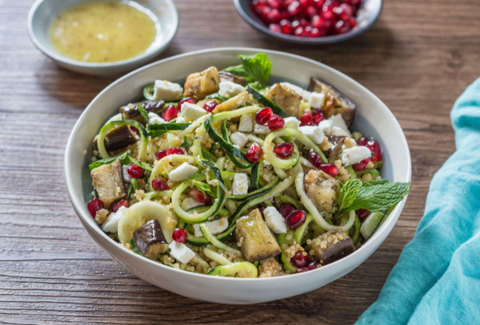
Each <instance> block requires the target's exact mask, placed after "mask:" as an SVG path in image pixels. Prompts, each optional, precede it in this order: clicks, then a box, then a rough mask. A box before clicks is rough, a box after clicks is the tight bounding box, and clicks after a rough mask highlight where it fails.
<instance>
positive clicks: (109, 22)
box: [49, 1, 157, 63]
mask: <svg viewBox="0 0 480 325" xmlns="http://www.w3.org/2000/svg"><path fill="white" fill-rule="evenodd" d="M49 34H50V40H51V42H52V44H53V46H54V47H55V48H56V49H57V50H58V51H59V52H60V53H61V54H63V55H65V56H66V57H69V58H71V59H74V60H77V61H83V62H92V63H101V62H114V61H121V60H126V59H129V58H132V57H134V56H137V55H139V54H142V53H143V52H145V51H146V50H147V49H148V48H149V47H150V45H151V44H152V43H153V42H154V40H155V37H156V35H157V29H156V23H155V22H154V21H153V20H152V18H151V17H150V16H149V15H148V14H146V13H145V12H143V11H140V10H139V9H137V8H135V7H134V6H130V5H128V4H125V3H121V2H103V1H102V2H86V3H82V4H78V5H74V6H72V7H70V8H68V9H66V10H65V11H63V12H62V13H60V14H59V15H58V16H57V17H56V18H55V19H54V20H53V22H52V23H51V25H50V31H49Z"/></svg>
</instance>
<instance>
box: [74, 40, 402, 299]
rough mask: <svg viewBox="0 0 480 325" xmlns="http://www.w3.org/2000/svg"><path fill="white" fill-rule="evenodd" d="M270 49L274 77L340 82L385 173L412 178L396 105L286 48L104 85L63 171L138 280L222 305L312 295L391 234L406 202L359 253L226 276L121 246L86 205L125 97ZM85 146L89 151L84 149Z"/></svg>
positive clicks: (160, 65)
mask: <svg viewBox="0 0 480 325" xmlns="http://www.w3.org/2000/svg"><path fill="white" fill-rule="evenodd" d="M257 52H265V53H266V54H267V55H268V57H269V58H270V60H271V61H272V76H273V77H272V81H276V80H280V79H281V80H288V81H290V82H294V83H296V84H298V85H300V86H303V87H306V86H307V84H308V81H309V78H310V76H316V77H319V78H321V79H323V80H325V81H327V82H329V83H331V84H332V85H333V86H334V87H336V88H338V89H339V90H340V91H341V92H343V93H344V94H345V95H346V96H347V97H349V98H350V99H351V100H352V101H353V102H354V103H356V104H357V117H356V118H355V123H354V126H353V127H354V129H355V130H359V131H361V132H362V133H363V134H365V135H367V136H374V137H375V138H376V139H377V140H378V141H379V142H380V144H381V146H382V148H383V161H384V167H383V169H382V175H383V178H387V179H389V180H390V181H392V182H409V181H410V178H411V161H410V151H409V149H408V144H407V141H406V139H405V136H404V134H403V131H402V129H401V127H400V125H399V124H398V122H397V120H396V119H395V117H394V116H393V114H392V113H391V112H390V110H389V109H388V108H387V106H385V104H383V103H382V101H381V100H380V99H378V98H377V97H376V96H375V95H374V94H372V93H371V92H370V91H369V90H367V89H366V88H364V87H363V86H362V85H360V84H359V83H357V82H355V81H354V80H352V79H350V78H349V77H347V76H345V75H344V74H342V73H340V72H338V71H336V70H334V69H332V68H330V67H327V66H325V65H323V64H321V63H318V62H315V61H312V60H309V59H306V58H303V57H300V56H296V55H292V54H288V53H283V52H276V51H268V50H262V49H247V48H220V49H210V50H204V51H198V52H192V53H187V54H182V55H178V56H175V57H172V58H169V59H165V60H162V61H159V62H156V63H153V64H150V65H148V66H146V67H143V68H141V69H139V70H137V71H134V72H132V73H130V74H128V75H126V76H125V77H123V78H121V79H119V80H117V81H116V82H114V83H113V84H112V85H110V86H109V87H107V88H106V89H105V90H104V91H102V92H101V93H100V94H99V95H98V96H97V97H96V98H95V99H94V100H93V101H92V102H91V103H90V105H89V106H88V107H87V108H86V110H85V111H84V112H83V114H82V116H81V117H80V118H79V120H78V121H77V123H76V124H75V127H74V128H73V131H72V133H71V135H70V138H69V140H68V144H67V148H66V153H65V177H66V181H67V188H68V194H69V196H70V199H71V201H72V204H73V207H74V209H75V211H76V212H77V214H78V216H79V218H80V221H81V222H82V223H83V225H84V227H85V229H86V230H87V232H88V233H89V234H90V235H91V236H92V238H93V239H94V240H95V241H96V242H97V243H98V244H100V245H101V246H102V247H103V248H104V249H105V250H106V251H107V252H108V253H109V254H110V255H111V256H112V257H113V258H114V259H115V260H116V261H117V262H118V263H119V264H121V265H123V266H125V267H126V268H127V269H129V270H130V271H131V272H132V273H133V274H135V275H136V276H138V277H139V278H141V279H143V280H145V281H147V282H149V283H151V284H154V285H156V286H158V287H161V288H164V289H166V290H169V291H172V292H175V293H178V294H180V295H183V296H186V297H190V298H193V299H198V300H206V301H210V302H216V303H228V304H251V303H259V302H265V301H271V300H276V299H282V298H287V297H291V296H295V295H299V294H302V293H306V292H309V291H312V290H315V289H317V288H320V287H321V286H324V285H326V284H327V283H329V282H331V281H334V280H336V279H338V278H340V277H342V276H344V275H345V274H347V273H349V272H350V271H352V270H353V269H355V268H356V267H357V266H359V265H360V264H361V263H362V262H363V261H365V259H367V258H368V257H369V256H370V255H371V254H372V253H373V252H374V251H375V250H376V249H377V248H378V247H379V246H380V244H381V243H382V242H383V241H384V240H385V238H386V237H387V236H388V234H389V233H390V231H391V230H392V228H393V226H394V225H395V223H396V221H397V219H398V217H399V216H400V213H401V211H402V209H403V206H404V204H405V200H403V201H402V202H400V203H399V204H398V205H397V207H396V208H395V210H394V211H393V213H392V214H391V215H390V216H389V218H388V219H387V220H386V222H385V223H383V225H382V226H381V227H380V229H379V230H378V231H376V232H375V234H374V235H373V236H372V237H371V238H370V239H369V240H368V241H367V242H366V244H365V245H363V246H362V247H361V248H360V249H358V250H357V251H355V252H354V253H353V254H351V255H349V256H347V257H345V258H343V259H341V260H339V261H337V262H334V263H332V264H329V265H327V266H324V267H321V268H319V269H317V270H314V271H309V272H305V273H301V274H294V275H289V276H286V277H275V278H257V279H241V278H222V277H212V276H207V275H200V274H195V273H189V272H185V271H179V270H176V269H173V268H170V267H167V266H164V265H161V264H159V263H156V262H153V261H151V260H148V259H146V258H142V257H140V256H139V255H137V254H135V253H133V252H131V251H128V250H126V249H124V248H122V247H121V246H120V245H118V244H117V243H115V242H114V241H113V240H111V239H110V238H109V237H108V236H107V235H106V234H105V233H103V231H102V230H101V229H100V227H98V225H97V224H96V223H95V221H94V220H93V218H92V217H91V215H90V213H89V212H88V210H87V207H86V203H87V202H88V200H89V199H90V193H91V190H92V187H91V178H90V173H89V171H88V167H87V166H88V163H89V157H91V152H92V139H93V137H94V136H95V134H96V133H97V132H98V131H99V129H100V128H101V126H102V125H103V124H104V123H105V121H106V120H107V119H108V118H109V117H110V116H112V115H113V114H116V113H117V111H118V108H119V107H120V106H122V105H124V104H125V103H128V102H131V101H133V100H136V99H139V97H140V96H141V92H142V88H143V87H144V86H145V85H147V84H150V83H151V82H152V81H153V80H155V79H158V78H162V79H167V80H171V81H177V82H183V80H185V78H186V77H187V75H188V74H190V73H192V72H197V71H201V70H203V69H205V68H207V67H209V66H212V65H214V66H216V67H218V68H225V67H227V66H231V65H236V64H238V63H239V60H238V58H237V55H238V54H254V53H257ZM84 150H87V151H88V153H87V154H86V155H84Z"/></svg>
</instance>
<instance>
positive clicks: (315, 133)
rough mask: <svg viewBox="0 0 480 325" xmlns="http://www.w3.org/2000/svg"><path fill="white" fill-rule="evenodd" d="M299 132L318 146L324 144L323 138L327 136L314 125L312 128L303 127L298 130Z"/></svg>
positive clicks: (308, 126)
mask: <svg viewBox="0 0 480 325" xmlns="http://www.w3.org/2000/svg"><path fill="white" fill-rule="evenodd" d="M298 131H300V132H302V133H303V134H305V135H306V136H307V137H309V138H310V139H312V140H313V141H314V142H315V143H316V144H320V143H322V142H323V137H324V136H325V135H324V134H323V131H322V128H320V127H319V126H314V125H312V126H310V125H306V126H301V127H299V128H298Z"/></svg>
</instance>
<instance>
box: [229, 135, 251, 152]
mask: <svg viewBox="0 0 480 325" xmlns="http://www.w3.org/2000/svg"><path fill="white" fill-rule="evenodd" d="M230 140H232V142H233V143H234V144H235V145H237V146H238V147H239V149H243V147H245V144H246V143H247V141H248V138H247V136H246V135H245V134H243V133H241V132H234V133H232V135H231V136H230Z"/></svg>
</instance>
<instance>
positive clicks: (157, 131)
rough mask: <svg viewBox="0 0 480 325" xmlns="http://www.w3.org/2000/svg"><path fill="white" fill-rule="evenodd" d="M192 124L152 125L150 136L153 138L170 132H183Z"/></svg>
mask: <svg viewBox="0 0 480 325" xmlns="http://www.w3.org/2000/svg"><path fill="white" fill-rule="evenodd" d="M190 124H192V123H172V122H170V123H162V124H150V130H149V131H148V136H149V137H152V139H153V138H156V137H159V136H161V135H162V134H164V133H167V132H168V131H181V130H185V129H186V128H188V127H189V126H190Z"/></svg>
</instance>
